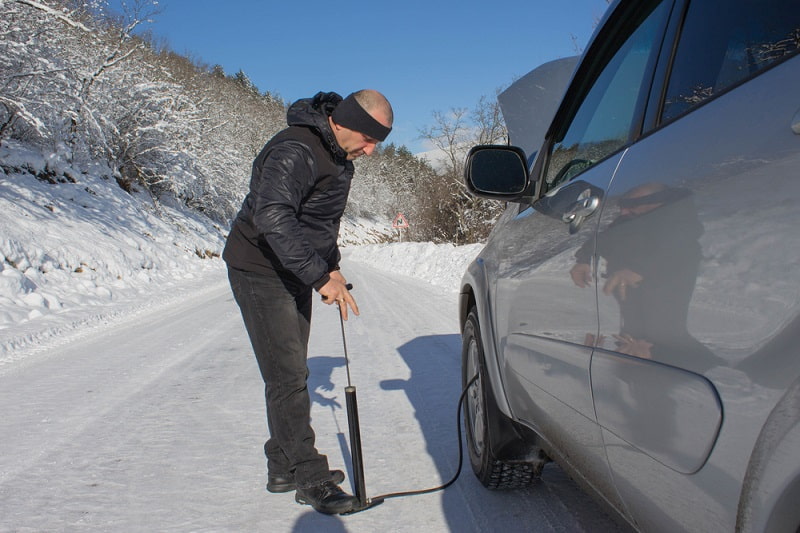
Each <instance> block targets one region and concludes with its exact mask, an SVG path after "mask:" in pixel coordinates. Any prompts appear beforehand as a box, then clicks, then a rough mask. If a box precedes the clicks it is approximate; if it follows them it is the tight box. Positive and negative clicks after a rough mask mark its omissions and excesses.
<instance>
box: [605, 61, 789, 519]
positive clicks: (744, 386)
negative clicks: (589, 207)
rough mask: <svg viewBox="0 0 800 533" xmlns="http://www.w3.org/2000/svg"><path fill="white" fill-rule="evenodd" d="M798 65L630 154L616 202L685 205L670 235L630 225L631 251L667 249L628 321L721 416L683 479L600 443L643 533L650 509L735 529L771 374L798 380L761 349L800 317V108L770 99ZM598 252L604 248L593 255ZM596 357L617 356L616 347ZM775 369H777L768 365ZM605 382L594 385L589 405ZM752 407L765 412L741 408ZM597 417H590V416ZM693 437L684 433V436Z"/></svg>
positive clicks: (616, 327)
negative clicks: (648, 188)
mask: <svg viewBox="0 0 800 533" xmlns="http://www.w3.org/2000/svg"><path fill="white" fill-rule="evenodd" d="M798 65H800V57H795V58H793V59H790V60H788V61H786V62H785V63H783V64H781V65H778V66H776V67H775V68H773V69H771V70H770V71H768V72H765V73H764V74H762V75H761V76H759V77H758V78H756V79H754V80H751V81H750V82H748V83H747V84H744V85H742V86H741V87H738V88H736V89H734V90H732V91H730V92H729V93H727V94H725V95H722V96H720V97H718V98H717V99H715V100H713V101H711V102H709V103H708V104H706V105H704V106H702V107H701V108H699V109H696V110H694V111H693V112H692V113H691V114H689V115H687V116H685V117H682V118H679V119H677V120H676V121H674V122H673V123H671V124H668V125H666V126H665V127H663V128H662V129H660V130H658V131H656V132H654V133H653V134H651V135H650V136H648V137H647V138H645V139H643V140H642V141H640V142H639V143H637V145H636V146H635V149H631V150H630V151H629V153H628V154H627V156H626V158H625V160H624V162H623V164H621V165H620V168H619V170H618V172H617V173H616V175H615V177H614V183H613V184H612V186H611V191H610V194H611V196H612V198H613V199H614V200H617V199H618V198H621V197H622V196H624V195H625V194H626V193H627V192H628V191H630V190H631V189H633V188H635V187H637V186H640V185H642V184H643V183H659V184H662V185H665V186H667V187H669V188H670V189H671V190H678V189H680V190H683V191H686V193H687V196H686V198H688V199H690V200H691V206H690V209H689V208H682V209H675V210H674V212H672V213H667V216H665V217H662V218H661V219H660V220H659V221H657V224H655V225H661V227H662V228H665V229H666V230H667V231H662V232H657V231H654V230H652V228H653V226H654V224H649V223H647V222H645V221H642V222H637V221H636V220H635V219H634V220H632V221H628V222H627V224H629V225H630V226H632V228H629V229H627V230H626V237H627V239H626V242H627V244H628V245H633V244H634V240H633V239H632V238H631V235H638V237H636V239H635V242H641V241H650V242H653V243H655V242H662V244H663V250H665V251H667V252H668V255H667V256H663V255H662V256H661V257H658V258H657V259H656V261H654V262H658V261H661V262H662V266H663V267H664V268H657V267H654V268H652V269H650V272H652V273H653V274H652V275H653V276H663V277H659V278H658V291H657V293H656V294H654V295H652V296H651V300H649V303H648V301H647V300H646V299H645V300H644V301H643V302H642V303H641V304H640V306H639V307H638V308H636V309H635V310H634V314H635V316H636V319H637V322H639V323H645V325H644V326H639V330H640V331H646V332H647V333H646V334H643V335H644V336H646V337H647V338H646V339H644V340H646V341H647V342H648V343H649V344H652V345H654V346H653V347H651V349H650V353H649V354H648V357H649V358H650V359H651V360H652V361H657V362H659V363H664V364H665V365H671V366H677V367H680V368H683V369H685V370H687V371H691V372H694V373H697V374H702V375H704V376H706V377H707V378H708V379H709V380H710V381H711V383H713V386H714V388H715V390H716V391H717V393H718V395H719V397H720V399H721V402H722V406H723V411H724V413H725V415H724V423H723V425H722V427H721V429H720V438H719V440H720V441H722V442H723V443H724V444H723V446H722V448H721V449H719V450H715V451H714V452H713V453H712V455H711V457H710V459H709V461H708V464H707V465H706V466H704V468H703V469H702V471H701V472H699V473H697V474H695V475H693V476H691V477H687V476H686V475H685V474H679V473H677V472H675V470H674V469H672V468H669V467H667V466H665V465H663V464H661V463H659V462H653V461H652V459H651V456H650V455H649V454H648V453H647V451H646V450H643V449H641V448H640V447H636V446H631V444H633V443H630V442H628V441H626V440H623V441H622V442H620V441H618V440H617V439H610V442H606V448H607V450H608V455H609V461H610V463H611V466H612V469H613V471H614V476H615V480H616V482H617V486H618V488H619V490H620V492H621V493H622V495H623V498H625V499H626V500H632V501H637V504H636V505H633V506H632V507H633V508H635V509H641V511H640V512H639V513H638V515H637V516H636V517H635V520H636V522H637V523H638V524H640V525H642V526H643V527H644V529H649V528H655V527H657V524H655V523H653V522H652V517H654V516H658V513H656V512H655V511H654V509H655V508H656V507H658V508H660V509H662V510H664V509H666V510H667V514H675V515H680V514H681V511H680V510H681V509H682V508H683V507H684V506H687V505H700V506H702V507H703V508H705V509H707V510H708V516H709V517H726V518H725V519H724V520H723V519H722V518H718V519H715V520H713V525H712V524H711V523H708V524H704V523H698V522H697V521H696V519H693V521H692V522H691V523H684V524H680V529H684V530H695V531H704V530H705V531H708V530H709V529H706V528H708V527H711V528H712V529H716V528H719V527H720V526H721V525H724V526H725V527H723V529H725V528H726V527H727V528H728V530H732V529H733V528H734V526H735V524H734V522H733V521H732V519H733V517H735V516H736V509H737V506H738V503H739V491H740V488H741V486H742V484H743V480H744V474H745V468H746V465H747V463H748V460H749V456H750V454H751V452H752V450H753V448H754V446H755V441H756V438H757V436H758V432H759V429H760V427H761V423H759V422H758V420H759V419H761V420H763V419H764V418H765V417H766V416H767V415H768V414H769V411H770V410H771V409H772V408H773V407H774V406H775V404H776V402H777V401H778V400H779V394H780V393H781V392H782V390H783V387H785V386H786V385H787V383H780V381H779V380H778V381H777V382H776V381H775V378H776V377H777V376H769V374H771V373H774V372H775V371H776V370H777V369H781V372H785V373H786V374H785V379H787V380H788V379H792V376H795V377H796V376H797V375H798V372H800V362H798V360H797V353H796V351H795V352H794V353H792V354H786V355H784V356H783V357H781V356H780V355H779V354H769V355H767V354H761V353H760V350H759V348H760V347H761V346H765V345H767V344H768V341H769V339H770V338H771V336H773V335H775V334H776V333H777V332H780V331H781V330H782V328H783V327H785V321H786V317H787V316H790V317H791V316H794V315H796V313H797V310H798V308H800V268H798V265H800V233H798V232H797V230H796V223H797V221H798V220H800V203H798V201H797V200H800V181H798V180H797V179H796V177H797V169H798V168H800V136H798V135H797V134H795V133H794V132H793V131H792V129H791V119H792V117H793V115H794V113H795V112H796V108H797V106H798V105H800V96H798V95H797V94H792V93H791V92H786V91H784V92H776V91H775V90H774V87H776V86H785V87H791V86H796V87H800V67H799V66H798ZM752 102H761V104H760V105H759V106H757V107H755V106H753V105H752ZM665 146H668V147H670V149H669V150H665V149H664V147H665ZM643 176H646V177H643ZM743 199H746V200H745V201H743ZM789 199H795V200H796V201H790V200H789ZM609 203H611V201H610V202H609ZM684 207H685V206H684ZM615 216H617V213H616V212H615V210H614V209H611V208H609V209H607V210H606V211H604V213H603V220H601V222H600V225H601V228H603V227H608V226H609V225H610V224H612V221H613V219H614V217H615ZM692 218H693V219H694V220H696V221H697V222H699V223H700V225H701V228H702V231H701V232H700V234H699V235H697V234H696V231H695V230H692V229H689V228H690V227H691V225H689V224H687V223H686V221H687V219H692ZM637 226H638V227H637ZM646 228H649V229H646ZM602 232H603V230H602V229H601V230H600V234H602ZM663 239H669V240H667V241H665V242H664V241H663ZM681 239H682V240H683V242H682V241H681ZM601 240H602V237H600V236H598V243H599V244H598V248H600V247H602V246H603V245H602V244H601V243H600V242H601ZM697 246H699V252H700V253H699V255H697ZM654 248H655V249H652V250H650V249H645V250H644V253H645V255H648V256H649V257H650V258H651V259H655V258H656V256H658V247H654ZM781 265H784V266H785V267H786V268H785V269H784V267H782V266H781ZM788 265H795V266H794V267H789V266H788ZM776 269H780V270H781V271H780V274H779V273H778V272H777V271H776ZM681 278H682V279H681ZM642 284H644V282H642ZM687 286H688V291H689V293H688V295H687ZM687 296H688V298H687ZM598 297H599V304H598V305H599V310H600V311H599V320H600V338H602V339H605V340H610V339H613V338H614V337H613V336H614V335H619V333H620V330H621V327H622V324H621V322H623V321H622V320H621V316H622V314H623V313H622V312H621V310H620V306H619V303H618V301H617V299H616V298H615V297H614V296H613V295H607V294H605V293H604V292H603V291H602V290H599V291H598ZM667 300H669V301H670V304H669V305H667V304H665V301H667ZM680 306H683V309H680ZM795 333H796V332H795ZM604 346H605V347H607V348H613V344H612V343H610V342H606V343H605V345H604ZM776 357H780V358H781V362H780V365H773V364H772V363H773V362H774V360H775V359H774V358H776ZM792 357H794V361H791V360H790V359H791V358H792ZM654 368H669V366H661V365H659V366H656V365H654ZM753 371H755V372H753ZM768 376H769V377H768ZM593 377H594V376H593ZM770 381H771V382H770ZM759 382H760V383H759ZM601 383H602V382H600V381H595V380H593V385H594V386H595V397H596V398H597V397H598V396H599V395H600V394H599V391H598V390H597V387H598V386H599V385H601ZM773 387H774V388H773ZM746 391H750V393H746ZM743 393H745V396H743ZM749 394H755V395H756V397H757V398H758V400H759V401H757V402H756V401H753V400H752V399H750V400H747V396H748V395H749ZM745 400H747V401H746V402H745V404H746V405H747V406H748V407H747V409H744V410H743V409H742V406H743V401H745ZM600 411H601V408H600V407H599V406H598V416H600ZM659 413H660V407H659V406H653V410H652V411H650V410H648V409H643V412H642V413H641V414H640V418H642V419H647V418H648V417H651V416H653V417H655V416H658V414H659ZM687 431H691V428H688V427H687V428H682V429H680V432H681V433H685V432H687ZM705 431H707V432H710V431H711V429H710V428H706V429H705ZM612 443H613V444H614V445H613V446H612V445H611V444H612ZM692 450H693V451H695V448H692ZM644 495H648V496H647V500H648V501H647V502H643V501H642V500H644V499H645V496H644ZM667 495H669V497H667Z"/></svg>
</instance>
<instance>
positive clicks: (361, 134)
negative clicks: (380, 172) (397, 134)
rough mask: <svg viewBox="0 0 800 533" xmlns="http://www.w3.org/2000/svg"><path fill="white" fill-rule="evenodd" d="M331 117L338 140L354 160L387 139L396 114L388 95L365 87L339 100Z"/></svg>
mask: <svg viewBox="0 0 800 533" xmlns="http://www.w3.org/2000/svg"><path fill="white" fill-rule="evenodd" d="M329 121H330V125H331V130H333V134H334V136H335V137H336V142H337V143H339V146H341V147H342V149H343V150H344V151H345V152H347V159H350V160H352V159H356V158H357V157H361V156H362V155H369V154H371V153H372V152H373V151H374V150H375V145H377V144H378V143H379V142H381V141H383V140H384V139H386V136H387V135H389V132H390V131H391V130H392V122H393V121H394V114H393V112H392V106H391V105H390V104H389V101H388V100H387V99H386V97H385V96H383V95H382V94H381V93H379V92H378V91H373V90H371V89H364V90H361V91H358V92H355V93H353V94H351V95H349V96H348V97H347V98H345V99H344V100H342V101H341V102H339V104H338V105H337V106H336V108H335V109H334V110H333V113H331V116H330V118H329Z"/></svg>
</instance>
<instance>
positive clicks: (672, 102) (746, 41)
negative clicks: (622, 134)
mask: <svg viewBox="0 0 800 533" xmlns="http://www.w3.org/2000/svg"><path fill="white" fill-rule="evenodd" d="M798 47H800V1H798V0H769V1H764V0H727V1H726V2H725V3H724V6H723V5H721V4H720V2H718V1H716V0H692V2H691V3H690V5H689V9H688V11H687V13H686V18H685V20H684V25H683V30H682V33H681V37H680V42H679V43H678V49H677V52H676V55H675V60H674V63H673V67H672V74H671V77H670V81H669V85H668V89H667V96H666V99H665V103H664V110H663V112H662V115H661V117H662V120H669V119H670V118H673V117H676V116H678V115H680V114H681V113H684V112H686V111H688V110H689V109H691V108H692V107H693V106H695V105H697V104H699V103H701V102H703V101H705V100H707V99H708V98H711V97H712V96H715V95H716V94H718V93H720V92H722V91H724V90H725V89H727V88H729V87H731V86H733V85H735V84H736V83H739V82H741V81H743V80H745V79H747V78H749V77H751V76H754V75H755V74H757V73H758V72H759V71H761V70H763V69H765V68H767V67H769V66H770V65H772V64H774V63H775V62H777V61H780V60H782V59H784V58H786V57H789V56H790V55H792V54H795V53H797V51H798Z"/></svg>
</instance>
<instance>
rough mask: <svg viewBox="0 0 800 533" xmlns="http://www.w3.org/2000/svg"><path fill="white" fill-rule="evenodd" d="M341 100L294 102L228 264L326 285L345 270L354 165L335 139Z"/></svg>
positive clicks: (257, 169) (260, 171)
mask: <svg viewBox="0 0 800 533" xmlns="http://www.w3.org/2000/svg"><path fill="white" fill-rule="evenodd" d="M341 100H342V97H341V96H339V95H338V94H336V93H332V92H331V93H322V92H320V93H317V95H316V96H314V97H313V98H307V99H303V100H299V101H297V102H295V103H294V104H292V106H291V107H290V108H289V111H288V114H287V122H288V124H289V127H288V128H287V129H285V130H283V131H281V132H279V133H278V134H277V135H275V137H273V138H272V139H271V140H270V141H269V142H268V143H267V144H266V146H264V148H263V149H262V150H261V153H260V154H259V155H258V157H256V159H255V161H254V162H253V171H252V175H251V178H250V192H249V193H248V194H247V196H246V197H245V199H244V203H243V204H242V208H241V210H240V211H239V214H238V215H237V216H236V219H235V220H234V222H233V225H232V227H231V232H230V235H229V236H228V240H227V242H226V245H225V250H224V251H223V254H222V257H223V259H224V260H225V262H226V263H227V264H228V266H229V267H232V268H235V269H238V270H244V271H247V272H262V273H270V272H277V273H278V275H279V276H280V277H281V278H282V279H284V280H285V281H288V282H290V283H291V284H292V285H295V286H299V287H308V286H313V287H314V288H316V289H319V288H320V287H322V285H324V284H325V283H326V282H327V281H328V280H329V279H330V277H329V275H328V273H329V272H331V271H332V270H335V269H337V268H338V263H339V259H340V257H341V256H340V254H339V248H338V245H337V239H338V235H339V221H340V219H341V217H342V214H343V213H344V208H345V204H346V203H347V195H348V194H349V192H350V181H351V180H352V178H353V163H352V161H348V160H347V159H346V157H347V154H346V153H345V152H344V151H343V150H342V149H341V147H340V146H339V145H338V143H337V142H336V138H335V137H334V135H333V132H332V131H331V129H330V126H329V124H328V116H329V115H330V113H331V112H332V111H333V109H334V108H335V107H336V105H337V104H338V103H339V102H340V101H341Z"/></svg>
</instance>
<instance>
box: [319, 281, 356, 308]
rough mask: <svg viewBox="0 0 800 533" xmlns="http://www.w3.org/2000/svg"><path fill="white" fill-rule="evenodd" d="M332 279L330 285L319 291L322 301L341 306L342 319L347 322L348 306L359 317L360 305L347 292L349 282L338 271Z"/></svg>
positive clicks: (327, 284)
mask: <svg viewBox="0 0 800 533" xmlns="http://www.w3.org/2000/svg"><path fill="white" fill-rule="evenodd" d="M330 277H331V279H330V280H328V283H326V284H325V285H323V286H322V287H321V288H320V289H319V293H320V294H321V295H322V301H323V302H325V303H326V304H328V305H331V304H333V303H336V305H338V306H339V312H340V313H342V318H343V319H345V320H347V306H350V309H352V310H353V312H354V313H355V314H356V315H358V305H357V304H356V300H355V298H353V295H352V294H350V291H349V290H347V280H346V279H344V276H342V274H341V273H340V272H339V271H338V270H334V271H333V272H331V273H330Z"/></svg>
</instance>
